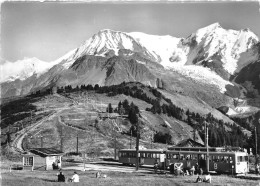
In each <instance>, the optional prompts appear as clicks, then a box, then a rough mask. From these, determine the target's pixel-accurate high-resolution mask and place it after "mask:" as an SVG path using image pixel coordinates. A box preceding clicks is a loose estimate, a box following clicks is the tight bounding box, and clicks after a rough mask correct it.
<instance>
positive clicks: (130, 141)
mask: <svg viewBox="0 0 260 186" xmlns="http://www.w3.org/2000/svg"><path fill="white" fill-rule="evenodd" d="M132 135H133V133H132V130H131V136H130V149H132Z"/></svg>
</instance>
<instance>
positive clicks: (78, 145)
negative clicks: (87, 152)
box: [76, 133, 79, 154]
mask: <svg viewBox="0 0 260 186" xmlns="http://www.w3.org/2000/svg"><path fill="white" fill-rule="evenodd" d="M76 148H77V149H76V151H77V154H79V134H78V133H77V147H76Z"/></svg>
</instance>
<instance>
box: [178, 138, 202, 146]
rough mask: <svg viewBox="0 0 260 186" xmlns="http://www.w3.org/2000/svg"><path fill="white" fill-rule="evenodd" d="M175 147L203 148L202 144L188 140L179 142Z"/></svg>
mask: <svg viewBox="0 0 260 186" xmlns="http://www.w3.org/2000/svg"><path fill="white" fill-rule="evenodd" d="M176 146H177V147H204V145H203V144H201V143H198V142H196V141H194V140H192V139H190V138H189V139H185V140H183V141H180V142H179V143H178V144H177V145H176Z"/></svg>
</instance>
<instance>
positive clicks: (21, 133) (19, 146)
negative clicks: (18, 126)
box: [11, 112, 56, 153]
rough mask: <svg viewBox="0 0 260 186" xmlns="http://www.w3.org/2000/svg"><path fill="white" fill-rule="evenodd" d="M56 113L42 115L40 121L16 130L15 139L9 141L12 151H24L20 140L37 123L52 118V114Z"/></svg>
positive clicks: (39, 123)
mask: <svg viewBox="0 0 260 186" xmlns="http://www.w3.org/2000/svg"><path fill="white" fill-rule="evenodd" d="M55 115H56V113H55V112H54V113H51V114H49V115H47V116H46V117H44V118H43V119H41V120H40V121H38V122H36V123H34V124H32V125H30V126H28V127H26V128H24V129H22V130H20V131H19V132H18V135H17V136H16V137H15V139H14V140H13V142H12V143H11V149H12V150H13V151H14V152H18V153H25V150H24V149H23V147H22V142H23V139H24V137H25V136H26V135H27V134H28V133H29V132H31V131H33V130H34V129H36V128H37V127H38V126H39V125H41V124H42V123H43V122H45V121H47V120H49V119H52V118H53V117H54V116H55Z"/></svg>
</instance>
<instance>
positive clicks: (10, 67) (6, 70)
mask: <svg viewBox="0 0 260 186" xmlns="http://www.w3.org/2000/svg"><path fill="white" fill-rule="evenodd" d="M53 65H54V64H53V63H48V62H44V61H41V60H39V59H38V58H35V57H33V58H24V59H23V60H18V61H16V62H9V61H7V62H5V63H4V64H2V65H0V69H1V79H0V82H5V81H14V80H16V79H20V80H25V79H26V78H28V77H30V76H32V75H34V74H36V75H37V76H39V75H40V74H42V73H44V72H46V71H47V70H49V69H50V68H51V67H52V66H53Z"/></svg>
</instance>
